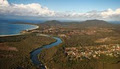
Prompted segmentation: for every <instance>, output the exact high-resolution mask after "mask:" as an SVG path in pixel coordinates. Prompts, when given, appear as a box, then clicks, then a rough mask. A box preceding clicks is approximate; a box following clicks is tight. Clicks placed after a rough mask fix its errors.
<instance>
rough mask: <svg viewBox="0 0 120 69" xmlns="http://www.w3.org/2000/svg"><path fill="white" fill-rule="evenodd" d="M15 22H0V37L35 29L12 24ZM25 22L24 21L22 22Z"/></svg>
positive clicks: (32, 26)
mask: <svg viewBox="0 0 120 69" xmlns="http://www.w3.org/2000/svg"><path fill="white" fill-rule="evenodd" d="M14 22H17V21H16V20H0V36H3V35H16V34H20V32H21V31H22V30H26V29H33V28H36V26H35V25H27V24H12V23H14ZM24 22H25V21H24Z"/></svg>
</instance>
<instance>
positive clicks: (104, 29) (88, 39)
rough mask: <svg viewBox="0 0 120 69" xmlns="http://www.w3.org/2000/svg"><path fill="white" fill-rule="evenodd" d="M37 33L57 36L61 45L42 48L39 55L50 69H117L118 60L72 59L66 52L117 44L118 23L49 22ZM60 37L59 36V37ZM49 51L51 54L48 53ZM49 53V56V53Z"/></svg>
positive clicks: (95, 21)
mask: <svg viewBox="0 0 120 69" xmlns="http://www.w3.org/2000/svg"><path fill="white" fill-rule="evenodd" d="M40 26H44V28H43V27H40V29H38V30H40V31H39V33H45V34H51V35H56V36H59V37H60V38H61V39H63V44H61V45H59V46H57V47H53V48H50V49H45V50H43V51H42V53H41V54H40V56H39V59H40V61H42V62H43V63H44V64H45V65H46V66H47V67H48V68H49V69H119V65H120V63H119V61H120V58H119V56H118V57H109V56H106V55H101V56H100V58H99V59H95V58H92V59H87V58H84V60H80V59H76V60H72V59H71V58H70V56H68V55H67V53H66V52H65V49H66V48H68V47H69V48H72V47H75V48H77V47H88V46H92V47H94V46H95V47H96V46H101V45H108V46H109V45H110V44H120V37H119V35H120V33H119V32H120V30H118V29H119V27H120V25H119V24H117V25H116V24H110V23H107V22H105V21H102V20H88V21H84V22H58V21H48V22H46V23H43V24H40ZM60 34H62V35H61V36H60ZM51 50H52V51H51ZM48 52H49V53H48Z"/></svg>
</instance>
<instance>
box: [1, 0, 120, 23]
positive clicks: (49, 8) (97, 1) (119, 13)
mask: <svg viewBox="0 0 120 69" xmlns="http://www.w3.org/2000/svg"><path fill="white" fill-rule="evenodd" d="M0 16H1V17H3V16H4V17H11V16H12V17H17V18H19V17H28V18H30V17H32V18H33V17H35V18H37V19H41V18H42V19H72V20H87V19H100V20H111V21H112V20H114V21H115V20H116V21H120V0H0Z"/></svg>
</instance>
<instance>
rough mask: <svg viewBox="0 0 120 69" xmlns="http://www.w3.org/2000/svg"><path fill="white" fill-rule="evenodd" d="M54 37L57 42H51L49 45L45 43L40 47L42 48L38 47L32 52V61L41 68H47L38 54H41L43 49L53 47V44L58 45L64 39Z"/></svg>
mask: <svg viewBox="0 0 120 69" xmlns="http://www.w3.org/2000/svg"><path fill="white" fill-rule="evenodd" d="M47 37H49V36H47ZM52 38H54V39H55V40H56V42H54V43H51V44H49V45H44V46H42V47H40V48H38V49H36V50H34V51H32V52H31V53H30V58H31V60H32V63H33V64H34V65H36V66H37V67H39V68H40V69H46V68H45V65H44V64H43V63H42V62H41V61H39V59H38V55H39V54H40V52H41V51H42V50H43V49H48V48H51V47H53V46H57V45H59V44H60V43H62V40H61V39H60V38H58V37H52Z"/></svg>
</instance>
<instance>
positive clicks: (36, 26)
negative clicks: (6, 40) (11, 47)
mask: <svg viewBox="0 0 120 69" xmlns="http://www.w3.org/2000/svg"><path fill="white" fill-rule="evenodd" d="M27 25H32V24H27ZM33 26H35V27H33V28H28V29H25V30H21V31H20V32H19V33H17V34H10V35H0V37H7V36H18V35H22V34H25V33H21V32H22V31H30V30H34V29H38V28H39V26H38V25H33Z"/></svg>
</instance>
